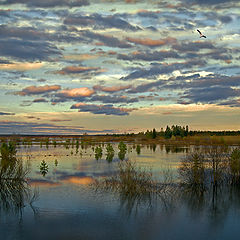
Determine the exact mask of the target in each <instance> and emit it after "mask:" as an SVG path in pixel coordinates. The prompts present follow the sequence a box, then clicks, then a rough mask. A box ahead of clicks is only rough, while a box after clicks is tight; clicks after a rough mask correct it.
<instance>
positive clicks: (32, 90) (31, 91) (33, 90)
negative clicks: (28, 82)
mask: <svg viewBox="0 0 240 240" xmlns="http://www.w3.org/2000/svg"><path fill="white" fill-rule="evenodd" d="M60 89H61V86H60V85H44V86H38V87H37V86H29V87H26V88H24V89H23V90H22V91H19V92H14V94H15V95H20V96H26V95H37V94H43V93H48V92H55V91H58V90H60Z"/></svg>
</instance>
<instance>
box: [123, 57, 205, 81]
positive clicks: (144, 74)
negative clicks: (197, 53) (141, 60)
mask: <svg viewBox="0 0 240 240" xmlns="http://www.w3.org/2000/svg"><path fill="white" fill-rule="evenodd" d="M205 64H206V61H205V60H198V59H197V60H191V61H186V62H181V63H172V64H152V66H151V67H150V68H148V69H145V68H138V69H136V70H135V71H133V72H132V73H130V74H129V75H127V76H126V77H122V78H121V79H122V80H130V79H137V78H154V77H156V76H158V75H160V74H169V73H171V72H173V71H175V70H181V69H183V68H185V69H188V68H192V67H193V66H198V67H199V66H204V65H205Z"/></svg>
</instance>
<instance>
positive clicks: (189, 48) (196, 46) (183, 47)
mask: <svg viewBox="0 0 240 240" xmlns="http://www.w3.org/2000/svg"><path fill="white" fill-rule="evenodd" d="M173 48H174V49H176V50H178V51H180V52H198V51H200V50H201V49H215V48H216V47H215V46H214V45H213V44H212V43H211V42H209V41H204V42H203V41H202V42H200V41H197V42H187V43H185V42H182V43H180V44H175V45H173Z"/></svg>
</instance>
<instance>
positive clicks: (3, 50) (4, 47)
mask: <svg viewBox="0 0 240 240" xmlns="http://www.w3.org/2000/svg"><path fill="white" fill-rule="evenodd" d="M0 54H1V55H2V56H5V57H13V58H17V59H21V60H28V61H35V60H50V57H56V56H58V55H60V54H61V52H60V51H59V50H58V49H57V48H56V47H55V46H54V45H53V44H52V43H49V42H46V41H26V40H21V39H8V40H7V39H6V40H5V39H4V40H2V39H0Z"/></svg>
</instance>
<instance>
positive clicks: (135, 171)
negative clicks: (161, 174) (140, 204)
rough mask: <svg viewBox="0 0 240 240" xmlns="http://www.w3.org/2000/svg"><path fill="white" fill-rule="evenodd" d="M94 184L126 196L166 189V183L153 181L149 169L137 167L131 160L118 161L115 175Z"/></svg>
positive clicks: (155, 192)
mask: <svg viewBox="0 0 240 240" xmlns="http://www.w3.org/2000/svg"><path fill="white" fill-rule="evenodd" d="M96 184H97V185H98V187H100V188H104V189H106V190H111V191H114V192H118V193H120V194H121V195H124V196H128V197H144V196H147V195H148V196H150V195H153V194H158V193H160V192H162V191H163V190H165V189H166V184H163V183H162V184H160V183H158V182H156V181H154V178H153V174H152V172H151V171H147V170H146V169H143V168H141V167H138V166H137V165H136V162H132V161H121V162H119V163H118V173H117V174H116V175H114V176H112V177H109V178H106V179H104V181H101V182H97V183H96Z"/></svg>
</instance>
